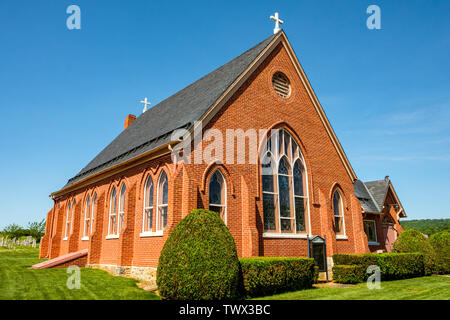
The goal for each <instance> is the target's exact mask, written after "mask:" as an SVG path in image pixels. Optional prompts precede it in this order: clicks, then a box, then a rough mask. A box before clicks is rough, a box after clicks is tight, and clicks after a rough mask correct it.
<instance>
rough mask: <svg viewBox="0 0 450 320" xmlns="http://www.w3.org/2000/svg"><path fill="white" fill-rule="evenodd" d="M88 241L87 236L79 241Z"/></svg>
mask: <svg viewBox="0 0 450 320" xmlns="http://www.w3.org/2000/svg"><path fill="white" fill-rule="evenodd" d="M88 240H89V236H84V237H83V238H81V241H88Z"/></svg>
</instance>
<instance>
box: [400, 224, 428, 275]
mask: <svg viewBox="0 0 450 320" xmlns="http://www.w3.org/2000/svg"><path fill="white" fill-rule="evenodd" d="M392 252H397V253H412V252H420V253H423V255H424V262H425V274H426V275H430V274H432V273H433V272H434V268H435V266H434V258H433V248H432V247H431V244H430V242H429V240H428V239H427V238H426V237H425V236H424V235H423V234H422V233H420V232H419V231H417V230H414V229H408V230H405V231H403V232H402V233H401V234H400V235H399V236H398V238H397V240H396V241H395V243H394V246H393V247H392Z"/></svg>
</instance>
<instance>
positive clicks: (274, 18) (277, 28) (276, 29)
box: [270, 12, 284, 34]
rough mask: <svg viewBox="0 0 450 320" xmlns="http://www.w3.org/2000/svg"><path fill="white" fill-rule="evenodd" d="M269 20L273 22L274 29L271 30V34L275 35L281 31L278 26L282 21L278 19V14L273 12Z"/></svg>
mask: <svg viewBox="0 0 450 320" xmlns="http://www.w3.org/2000/svg"><path fill="white" fill-rule="evenodd" d="M270 19H271V20H273V21H275V29H273V34H276V33H278V32H279V31H280V30H281V29H280V24H283V23H284V21H283V20H281V19H280V18H279V17H278V12H275V16H270Z"/></svg>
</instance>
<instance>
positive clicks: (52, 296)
mask: <svg viewBox="0 0 450 320" xmlns="http://www.w3.org/2000/svg"><path fill="white" fill-rule="evenodd" d="M38 253H39V251H38V249H32V248H22V249H16V250H8V249H6V248H2V247H0V300H10V299H11V300H84V299H88V300H104V299H106V300H109V299H114V300H122V299H126V300H129V299H133V300H141V299H147V300H149V299H152V300H153V299H159V297H158V296H157V295H155V294H154V293H153V292H148V291H144V290H142V289H140V288H138V287H137V286H136V282H137V280H133V279H128V278H123V277H114V276H112V275H110V274H108V273H107V272H105V271H102V270H97V269H89V268H87V269H86V268H82V269H81V288H80V289H79V290H78V289H73V290H70V289H68V288H67V285H66V283H67V279H68V278H69V277H70V276H71V274H68V273H67V269H42V270H31V269H28V267H30V266H31V265H33V264H36V263H38V262H40V261H42V260H39V259H38V258H37V257H38Z"/></svg>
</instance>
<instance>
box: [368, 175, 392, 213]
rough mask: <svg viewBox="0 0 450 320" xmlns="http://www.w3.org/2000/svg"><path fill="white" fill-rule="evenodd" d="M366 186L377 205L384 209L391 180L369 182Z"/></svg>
mask: <svg viewBox="0 0 450 320" xmlns="http://www.w3.org/2000/svg"><path fill="white" fill-rule="evenodd" d="M364 184H365V185H366V186H367V189H369V191H370V193H371V194H372V196H373V198H374V200H375V202H376V203H377V205H378V206H379V207H380V208H382V207H383V205H384V200H385V199H386V194H387V192H388V188H389V179H388V178H386V179H383V180H376V181H369V182H365V183H364Z"/></svg>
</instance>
